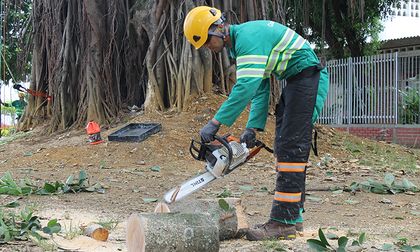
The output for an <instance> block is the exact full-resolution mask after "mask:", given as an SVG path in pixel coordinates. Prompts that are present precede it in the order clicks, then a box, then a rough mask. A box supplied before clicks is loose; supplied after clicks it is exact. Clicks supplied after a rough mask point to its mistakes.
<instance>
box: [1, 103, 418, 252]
mask: <svg viewBox="0 0 420 252" xmlns="http://www.w3.org/2000/svg"><path fill="white" fill-rule="evenodd" d="M224 99H225V98H224V97H221V96H216V95H215V96H209V97H203V98H200V99H197V100H195V101H194V102H193V103H192V104H191V106H190V108H189V110H188V111H187V112H183V113H175V112H166V113H153V114H143V113H136V114H132V115H127V116H126V117H124V118H121V120H120V122H117V123H115V124H114V125H111V127H109V128H103V129H102V134H101V135H102V138H103V139H105V140H106V139H107V136H108V135H109V134H111V133H113V132H114V131H116V130H117V129H120V128H121V127H122V126H124V125H126V124H127V123H132V122H155V123H161V124H162V131H161V132H159V133H157V134H155V135H153V136H151V137H149V138H148V139H147V140H145V141H143V142H140V143H118V142H108V141H106V143H103V144H99V145H95V146H91V145H88V144H87V136H86V134H85V132H84V129H79V130H73V131H70V132H66V133H61V134H54V135H51V136H47V135H43V134H41V133H42V129H41V128H37V129H34V130H33V131H32V132H31V133H30V134H29V135H27V136H26V137H25V138H22V139H17V140H15V141H13V142H11V143H9V144H6V145H2V146H0V160H1V162H0V174H4V173H5V172H6V171H10V172H12V174H13V177H14V178H15V179H20V178H29V179H31V180H32V181H36V182H37V183H39V185H42V184H43V183H44V182H46V181H50V182H54V181H65V179H66V178H67V177H68V176H70V175H75V176H77V174H78V172H79V171H80V170H85V171H86V172H87V174H88V176H89V180H90V182H91V183H96V182H99V183H101V184H102V185H103V186H105V188H106V192H105V193H104V194H97V193H78V194H65V195H52V196H29V197H24V198H22V199H20V200H19V202H20V204H21V205H22V206H25V205H35V206H36V209H37V211H36V212H35V214H36V215H38V216H40V217H42V218H44V219H51V218H57V219H58V221H59V222H60V223H62V225H63V226H64V224H65V225H66V226H67V227H69V226H71V225H73V227H78V226H80V225H85V224H88V223H90V222H96V221H99V220H102V221H103V220H118V221H119V224H118V226H117V227H116V228H115V229H113V230H111V231H110V237H109V239H108V241H107V242H98V241H95V240H93V239H91V238H89V237H85V236H82V235H79V236H76V237H75V238H73V239H71V240H68V239H66V238H64V237H63V236H65V232H66V231H63V233H64V234H62V236H57V237H55V238H54V240H55V241H56V242H57V244H59V247H60V246H62V247H63V248H66V249H70V250H76V249H77V251H126V246H125V225H126V220H127V218H128V217H129V216H130V215H131V214H132V213H135V212H153V210H154V208H155V207H156V202H149V201H150V199H156V200H159V199H161V197H162V196H163V193H164V192H165V191H167V190H169V189H171V188H172V187H174V186H175V185H177V184H179V183H180V182H181V181H183V180H185V179H186V178H188V177H190V176H192V175H195V174H196V173H197V172H199V171H201V170H202V169H203V166H204V164H203V163H201V162H199V161H195V160H193V159H192V158H191V157H190V154H189V151H188V148H189V144H190V141H191V138H193V137H195V138H198V131H199V130H200V128H201V127H202V126H203V125H204V124H205V123H206V122H207V121H208V120H209V119H210V118H211V116H213V115H214V113H215V111H216V109H217V108H218V106H219V105H220V104H221V103H222V101H223V100H224ZM246 119H247V112H244V113H243V114H242V115H241V117H240V118H239V120H238V121H237V122H236V123H235V124H234V125H233V126H232V127H231V128H230V129H228V128H226V127H224V126H222V128H221V130H220V133H221V134H224V133H232V134H234V135H239V134H240V133H241V132H242V130H243V127H244V126H245V122H246ZM319 130H320V132H321V133H320V139H319V140H318V149H319V157H315V156H313V155H312V154H311V158H310V160H311V163H312V166H311V167H310V168H309V170H308V176H307V188H308V189H314V190H312V191H308V193H310V195H308V199H307V202H306V213H305V214H304V218H305V232H304V237H299V238H298V239H297V240H296V241H287V242H282V243H283V246H284V247H285V248H286V249H287V250H289V251H307V250H308V249H307V247H306V240H307V239H308V238H309V237H313V238H317V231H318V228H323V229H325V230H330V231H331V232H337V233H338V234H340V235H343V234H346V235H348V237H349V238H350V239H356V238H357V234H359V233H361V232H366V234H367V236H368V240H367V242H366V245H365V248H366V251H371V250H372V251H375V248H379V247H380V246H381V245H382V244H383V243H394V242H397V241H398V238H407V239H408V241H409V243H410V244H412V245H414V244H420V238H419V237H420V236H419V235H418V234H420V224H419V223H420V221H419V216H418V215H415V214H413V213H418V212H419V211H420V210H419V208H420V205H419V202H420V197H419V194H418V193H417V194H414V195H410V194H397V195H379V194H372V193H363V192H358V193H356V194H355V195H353V194H350V193H347V192H341V193H332V192H331V191H328V190H319V189H325V188H331V187H343V186H349V185H350V184H351V183H352V182H354V181H359V182H360V181H364V180H366V179H367V178H375V179H378V180H381V179H382V178H383V175H384V172H385V171H387V172H393V173H394V174H395V175H396V177H397V178H407V179H409V180H410V181H412V182H413V183H414V184H416V185H420V178H419V177H418V175H417V174H418V173H412V172H411V173H410V172H407V171H404V172H400V171H399V169H398V167H385V168H383V167H374V166H369V165H366V164H360V162H359V158H355V157H354V156H353V155H351V153H350V152H349V151H348V149H346V148H345V147H344V141H349V142H352V141H358V142H360V141H363V143H364V144H376V145H378V148H379V149H380V148H390V149H391V150H392V151H393V152H395V153H396V154H397V155H400V156H402V155H406V154H407V153H409V152H410V153H412V154H410V153H409V155H412V156H413V157H414V158H417V160H419V159H420V158H419V152H418V151H417V150H411V149H407V148H403V147H399V146H394V145H388V144H386V143H374V142H373V141H369V140H360V139H359V138H356V137H353V136H350V135H348V134H346V133H341V132H337V131H335V130H334V129H330V128H328V127H321V128H319ZM273 134H274V117H273V116H269V119H268V123H267V128H266V131H265V132H263V133H261V134H259V138H260V139H261V140H262V141H263V142H265V143H266V144H267V145H268V146H272V141H273V140H272V139H273ZM395 153H394V154H395ZM366 155H370V154H369V153H366ZM318 164H320V165H318ZM417 165H420V163H419V161H417ZM156 166H158V167H159V169H158V171H157V170H156V169H151V168H152V167H156ZM417 170H418V169H417ZM275 176H276V175H275V171H274V158H273V156H272V155H271V154H269V153H268V152H261V153H260V154H258V155H257V156H256V157H255V158H254V159H253V160H251V161H250V162H249V163H247V164H245V165H243V166H242V167H241V168H239V169H238V170H236V171H234V172H232V173H231V174H229V176H227V177H225V178H223V179H220V180H218V181H215V182H214V183H212V184H211V186H209V187H207V188H205V189H204V190H202V191H200V192H198V193H196V194H194V195H193V196H192V197H193V198H214V197H216V196H217V195H219V194H221V193H223V192H225V193H226V192H228V193H230V194H231V195H230V196H232V197H240V198H241V199H242V206H243V207H244V211H245V213H246V214H247V218H248V221H249V223H250V224H251V226H253V225H254V224H257V223H261V222H264V221H266V220H267V218H268V216H269V212H270V209H271V201H272V197H273V196H272V192H273V190H274V182H275ZM315 189H317V190H315ZM383 198H386V199H387V200H389V201H382V199H383ZM145 199H147V200H146V201H145ZM381 202H391V204H384V203H381ZM349 233H350V235H349ZM334 242H335V241H332V243H334ZM25 246H26V245H25ZM21 248H22V246H20V245H19V243H13V244H11V245H10V244H9V245H5V246H2V248H0V251H10V250H21ZM270 249H271V248H268V247H267V245H266V243H264V242H249V241H246V240H244V239H238V240H233V241H226V242H222V244H221V250H220V251H225V252H228V251H270ZM271 250H272V249H271Z"/></svg>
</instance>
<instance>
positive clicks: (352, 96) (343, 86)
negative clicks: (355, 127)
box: [318, 51, 420, 124]
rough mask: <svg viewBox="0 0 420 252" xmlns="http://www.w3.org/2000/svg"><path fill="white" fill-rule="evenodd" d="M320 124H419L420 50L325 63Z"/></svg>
mask: <svg viewBox="0 0 420 252" xmlns="http://www.w3.org/2000/svg"><path fill="white" fill-rule="evenodd" d="M327 68H328V71H329V77H330V90H329V93H328V97H327V100H326V102H325V105H324V109H323V111H322V113H321V115H320V117H319V119H318V122H319V123H321V124H420V51H410V52H396V53H391V54H381V55H375V56H364V57H356V58H347V59H340V60H331V61H328V62H327Z"/></svg>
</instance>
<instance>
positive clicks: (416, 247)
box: [411, 245, 420, 250]
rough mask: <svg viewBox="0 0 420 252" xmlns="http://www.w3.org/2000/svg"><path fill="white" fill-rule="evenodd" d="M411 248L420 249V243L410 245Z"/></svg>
mask: <svg viewBox="0 0 420 252" xmlns="http://www.w3.org/2000/svg"><path fill="white" fill-rule="evenodd" d="M411 248H412V249H414V250H420V245H414V246H411Z"/></svg>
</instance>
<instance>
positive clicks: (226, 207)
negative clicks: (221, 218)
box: [219, 199, 230, 211]
mask: <svg viewBox="0 0 420 252" xmlns="http://www.w3.org/2000/svg"><path fill="white" fill-rule="evenodd" d="M219 206H220V208H222V209H223V210H225V211H229V209H230V206H229V203H227V202H226V200H224V199H219Z"/></svg>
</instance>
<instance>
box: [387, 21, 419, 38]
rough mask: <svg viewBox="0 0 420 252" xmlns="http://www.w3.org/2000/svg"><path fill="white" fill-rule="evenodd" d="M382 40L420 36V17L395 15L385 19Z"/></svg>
mask: <svg viewBox="0 0 420 252" xmlns="http://www.w3.org/2000/svg"><path fill="white" fill-rule="evenodd" d="M383 25H384V30H383V31H382V32H381V33H380V34H379V39H380V40H390V39H398V38H405V37H414V36H420V28H419V27H420V18H415V17H401V16H395V17H392V18H389V19H387V20H384V21H383Z"/></svg>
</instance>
